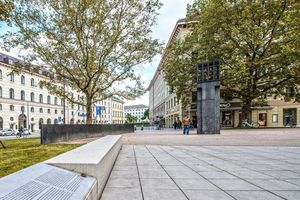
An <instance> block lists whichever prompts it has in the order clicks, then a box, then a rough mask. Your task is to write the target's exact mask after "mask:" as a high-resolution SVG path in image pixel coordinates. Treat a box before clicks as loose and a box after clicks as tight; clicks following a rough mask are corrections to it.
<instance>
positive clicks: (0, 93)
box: [0, 87, 2, 97]
mask: <svg viewBox="0 0 300 200" xmlns="http://www.w3.org/2000/svg"><path fill="white" fill-rule="evenodd" d="M0 97H2V87H0Z"/></svg>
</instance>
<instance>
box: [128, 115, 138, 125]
mask: <svg viewBox="0 0 300 200" xmlns="http://www.w3.org/2000/svg"><path fill="white" fill-rule="evenodd" d="M137 120H138V118H137V117H135V116H133V115H132V114H130V113H128V114H127V115H126V122H127V123H129V124H134V123H135V122H137Z"/></svg>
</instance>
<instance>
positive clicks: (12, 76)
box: [9, 72, 15, 81]
mask: <svg viewBox="0 0 300 200" xmlns="http://www.w3.org/2000/svg"><path fill="white" fill-rule="evenodd" d="M9 80H10V81H15V74H14V73H13V72H10V74H9Z"/></svg>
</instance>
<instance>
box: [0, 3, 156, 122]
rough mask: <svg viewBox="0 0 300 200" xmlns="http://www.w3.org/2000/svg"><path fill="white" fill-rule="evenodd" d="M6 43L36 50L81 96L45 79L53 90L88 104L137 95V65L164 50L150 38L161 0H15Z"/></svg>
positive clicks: (89, 118) (35, 57) (140, 89)
mask: <svg viewBox="0 0 300 200" xmlns="http://www.w3.org/2000/svg"><path fill="white" fill-rule="evenodd" d="M15 5H16V7H15V9H14V11H13V13H12V16H11V20H12V26H14V27H15V29H17V32H14V33H8V34H6V35H5V37H4V41H5V43H4V44H7V45H8V46H6V47H14V46H18V47H19V48H22V49H28V50H29V51H30V52H33V53H32V54H31V55H30V61H32V60H38V61H39V62H40V63H42V64H43V65H45V66H47V67H48V68H49V69H50V70H51V71H53V72H54V74H55V80H58V81H60V82H65V83H67V84H68V85H69V86H70V87H72V88H74V89H76V90H78V91H80V92H81V93H82V94H83V95H84V97H85V98H82V99H80V100H78V99H75V98H73V97H72V94H70V93H65V92H64V89H63V86H62V84H53V83H51V82H44V85H45V86H46V87H47V88H48V89H49V90H50V92H51V93H53V94H56V95H58V96H60V97H62V98H66V99H67V100H69V101H70V102H72V103H76V104H81V105H84V106H86V109H87V123H92V105H93V103H94V102H96V101H101V100H103V99H106V98H109V97H111V96H113V95H116V96H121V97H124V98H134V97H136V96H137V95H140V94H141V93H142V92H143V87H142V84H141V80H140V77H139V76H137V75H136V74H135V71H134V69H135V67H136V66H138V65H140V64H142V63H145V62H148V61H151V59H152V58H153V57H154V56H155V55H156V54H157V53H158V52H160V51H161V46H162V45H161V44H160V42H159V41H157V40H155V39H152V38H151V36H150V33H151V27H152V26H153V25H154V24H155V23H156V19H157V15H158V13H157V10H158V9H159V8H160V6H161V4H160V3H159V0H105V1H104V0H34V1H24V0H16V1H15Z"/></svg>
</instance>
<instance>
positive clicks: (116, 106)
mask: <svg viewBox="0 0 300 200" xmlns="http://www.w3.org/2000/svg"><path fill="white" fill-rule="evenodd" d="M124 103H125V102H124V101H122V100H121V99H119V98H117V97H112V98H111V105H112V107H111V112H112V123H113V124H123V123H124Z"/></svg>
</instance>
